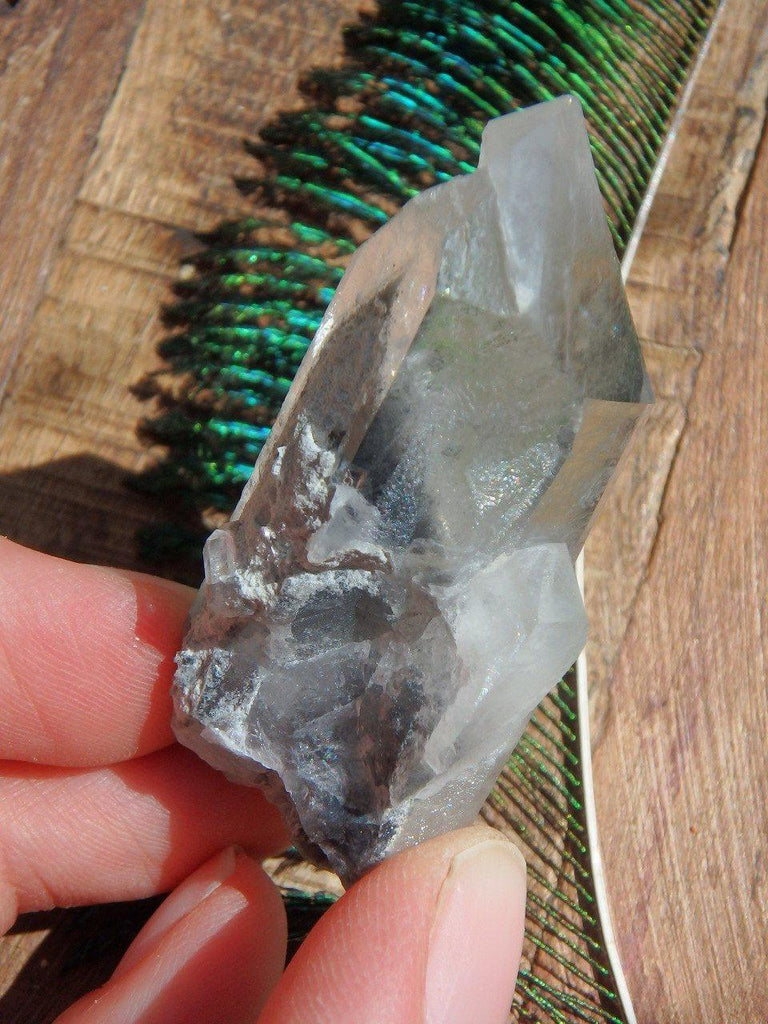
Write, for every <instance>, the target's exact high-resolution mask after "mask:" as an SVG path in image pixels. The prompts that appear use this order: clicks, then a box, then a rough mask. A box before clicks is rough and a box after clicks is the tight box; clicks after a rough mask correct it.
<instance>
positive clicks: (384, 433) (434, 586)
mask: <svg viewBox="0 0 768 1024" xmlns="http://www.w3.org/2000/svg"><path fill="white" fill-rule="evenodd" d="M649 400H650V390H649V388H648V384H647V380H646V377H645V372H644V368H643V364H642V359H641V356H640V350H639V346H638V342H637V337H636V335H635V331H634V329H633V326H632V321H631V318H630V315H629V311H628V308H627V303H626V298H625V295H624V289H623V286H622V281H621V276H620V272H619V265H618V261H617V259H616V256H615V254H614V250H613V245H612V242H611V238H610V234H609V231H608V227H607V223H606V219H605V214H604V211H603V206H602V202H601V199H600V195H599V192H598V188H597V183H596V180H595V174H594V168H593V165H592V160H591V156H590V151H589V145H588V142H587V136H586V133H585V129H584V124H583V119H582V115H581V110H580V108H579V105H578V102H577V101H576V100H574V99H572V98H570V97H564V98H562V99H559V100H556V101H553V102H551V103H548V104H542V105H540V106H537V107H532V108H530V109H528V110H524V111H521V112H519V113H515V114H511V115H509V116H508V117H503V118H499V119H497V120H495V121H492V122H491V123H490V124H489V125H488V127H487V128H486V130H485V133H484V135H483V145H482V152H481V157H480V166H479V169H478V170H477V171H476V172H475V173H474V174H472V175H468V176H466V177H464V178H457V179H454V180H453V181H451V182H449V183H447V184H444V185H440V186H438V187H436V188H434V189H431V190H429V191H427V192H425V193H423V194H422V195H420V196H418V197H417V198H416V199H414V200H412V201H411V202H410V203H408V205H407V206H406V207H405V208H404V209H403V210H402V211H401V212H400V213H399V214H398V215H397V216H396V217H394V218H393V219H392V221H391V222H390V223H389V224H387V225H386V226H385V227H384V228H382V229H381V230H380V231H378V232H377V233H376V234H375V235H374V236H373V237H372V238H371V239H370V240H369V241H368V242H367V243H366V244H365V245H363V246H361V248H360V249H359V250H358V252H357V253H356V255H355V257H354V258H353V260H352V261H351V263H350V266H349V269H348V271H347V273H346V274H345V276H344V279H343V280H342V282H341V284H340V286H339V288H338V290H337V293H336V295H335V297H334V299H333V302H332V303H331V305H330V307H329V308H328V311H327V313H326V316H325V318H324V320H323V323H322V325H321V327H320V329H319V331H318V333H317V336H316V338H315V340H314V342H313V344H312V346H311V348H310V350H309V352H308V353H307V356H306V359H305V361H304V363H303V365H302V367H301V369H300V371H299V374H298V376H297V378H296V381H295V382H294V385H293V387H292V388H291V391H290V393H289V395H288V398H287V399H286V402H285V405H284V407H283V409H282V411H281V413H280V416H279V418H278V420H277V423H276V424H275V427H274V429H273V431H272V434H271V436H270V439H269V442H268V443H267V445H266V446H265V448H264V450H263V452H262V454H261V456H260V458H259V460H258V462H257V464H256V467H255V469H254V472H253V475H252V477H251V480H250V481H249V483H248V484H247V486H246V488H245V490H244V492H243V496H242V498H241V500H240V502H239V504H238V506H237V509H236V510H235V513H234V515H233V518H232V520H231V521H230V522H229V523H228V524H227V525H226V526H225V527H224V528H223V529H220V530H216V531H215V532H214V533H213V534H212V535H211V537H210V538H209V540H208V542H207V544H206V548H205V582H204V584H203V586H202V588H201V590H200V594H199V596H198V598H197V601H196V603H195V606H194V608H193V612H192V616H191V624H190V629H189V633H188V635H187V637H186V639H185V641H184V646H183V649H182V651H181V653H180V654H179V656H178V659H177V662H178V671H177V674H176V680H175V684H174V698H175V722H174V724H175V729H176V733H177V736H178V737H179V739H180V740H181V741H182V742H183V743H186V744H188V745H189V746H190V747H192V748H193V749H194V750H196V751H197V752H198V753H199V754H200V755H201V756H202V757H204V758H205V759H206V760H208V761H209V762H210V763H211V764H214V765H216V766H217V767H219V768H221V769H223V770H224V771H225V772H227V774H228V775H229V776H230V777H231V778H233V779H235V780H237V781H241V782H248V783H255V784H259V785H262V786H264V787H265V789H266V790H267V792H268V793H269V795H270V796H271V797H272V798H273V799H275V800H276V801H277V802H278V803H279V804H280V806H281V807H282V808H283V811H284V813H285V814H286V817H287V818H288V820H289V821H290V823H291V826H292V828H293V830H294V835H295V838H296V840H297V842H298V843H299V844H300V845H301V846H302V847H303V848H304V849H305V850H306V851H307V852H308V853H309V854H310V856H312V857H314V858H315V859H317V860H319V861H325V862H327V863H328V864H330V865H331V866H332V867H333V868H335V869H336V870H337V871H338V872H339V873H340V874H341V876H342V877H343V878H344V879H346V880H350V879H353V878H355V877H357V876H358V875H360V874H361V873H362V872H363V871H365V870H366V869H367V868H368V867H370V866H371V865H373V864H375V863H376V862H377V861H379V860H381V859H382V858H383V857H385V856H387V855H388V854H390V853H393V852H395V851H397V850H400V849H403V848H404V847H407V846H408V845H410V844H412V843H415V842H417V841H419V840H421V839H424V838H426V837H429V836H431V835H435V834H437V833H439V832H442V831H445V830H447V829H450V828H454V827H457V826H460V825H463V824H466V823H468V822H470V821H471V820H472V819H473V818H474V816H475V815H476V814H477V811H478V809H479V808H480V806H481V804H482V802H483V800H484V799H485V797H486V796H487V794H488V792H489V790H490V788H491V786H492V784H493V782H494V780H495V778H496V776H497V774H498V772H499V770H500V768H501V766H502V765H503V763H504V761H505V760H506V759H507V758H508V756H509V754H510V752H511V750H512V748H513V747H514V745H515V744H516V742H517V741H518V739H519V737H520V735H521V733H522V731H523V729H524V728H525V725H526V722H527V720H528V718H529V716H530V714H531V712H532V711H533V709H534V708H535V707H536V705H537V704H538V703H539V701H540V700H541V699H542V698H543V697H544V695H545V694H546V693H547V692H548V691H549V690H550V689H551V688H552V687H553V686H554V685H555V683H556V682H557V680H558V679H559V678H560V676H561V675H562V673H563V672H564V671H565V670H566V669H567V668H568V667H569V666H570V665H571V664H572V662H573V661H574V660H575V658H576V657H577V656H578V654H579V652H580V650H581V648H582V646H583V644H584V640H585V635H586V621H585V615H584V608H583V604H582V600H581V596H580V593H579V589H578V586H577V583H576V578H575V573H574V567H573V559H574V558H575V556H576V554H577V553H578V551H579V549H580V547H581V545H582V543H583V540H584V537H585V535H586V531H587V529H588V526H589V522H590V519H591V518H592V515H593V513H594V511H595V507H596V505H597V503H598V501H599V499H600V497H601V495H602V493H603V490H604V488H605V485H606V483H607V481H608V479H609V477H610V475H611V472H612V470H613V468H614V466H615V464H616V462H617V460H618V458H619V456H620V454H621V452H622V450H623V448H624V446H625V444H626V441H627V439H628V437H629V434H630V432H631V429H632V427H633V425H634V423H635V421H636V419H637V418H638V416H639V414H640V412H641V410H642V408H643V405H644V404H645V403H646V402H648V401H649Z"/></svg>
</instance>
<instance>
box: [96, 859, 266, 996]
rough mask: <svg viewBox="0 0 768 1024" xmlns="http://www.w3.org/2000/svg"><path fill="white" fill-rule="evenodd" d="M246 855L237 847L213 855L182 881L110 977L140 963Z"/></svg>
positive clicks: (159, 908)
mask: <svg viewBox="0 0 768 1024" xmlns="http://www.w3.org/2000/svg"><path fill="white" fill-rule="evenodd" d="M245 856H246V854H245V853H244V852H243V851H242V850H241V849H240V848H239V847H234V846H230V847H228V848H227V849H226V850H222V851H221V853H218V854H216V856H215V857H211V859H210V860H208V861H206V862H205V864H203V865H202V866H201V867H199V868H198V869H197V871H195V872H194V873H193V874H191V875H190V876H189V878H187V879H186V881H184V882H182V883H181V885H180V886H179V887H178V888H177V889H175V890H174V891H173V892H172V893H171V895H170V896H168V897H167V898H166V900H165V902H164V903H162V904H161V905H160V907H158V909H157V910H156V911H155V913H154V914H153V915H152V917H151V918H150V919H149V921H148V922H147V923H146V924H145V925H144V927H143V928H142V929H141V931H140V932H139V934H138V935H137V936H136V938H135V939H134V940H133V942H132V943H131V945H130V946H129V947H128V949H127V950H126V953H125V956H124V957H123V959H122V960H121V961H120V963H119V965H118V967H117V970H116V971H115V973H114V974H113V978H119V977H120V975H121V974H125V972H126V971H129V970H130V969H131V968H132V967H133V966H134V964H136V963H138V962H139V960H143V959H144V957H145V956H147V954H148V953H149V952H151V950H152V949H153V948H154V947H155V946H156V945H157V944H158V942H160V940H161V939H162V938H163V936H165V935H167V934H168V932H169V931H170V930H171V928H173V926H174V925H175V924H177V923H178V922H179V921H180V920H181V919H182V918H183V917H186V916H187V914H188V913H189V912H190V911H191V910H194V909H195V907H199V906H200V904H201V903H202V902H203V900H205V899H207V898H208V897H209V896H210V895H211V893H213V892H215V891H216V889H218V888H219V886H221V885H222V884H223V883H224V882H226V881H227V879H228V878H230V877H231V876H232V874H233V873H234V871H235V869H236V867H237V863H238V859H239V858H240V857H245Z"/></svg>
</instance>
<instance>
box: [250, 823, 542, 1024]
mask: <svg viewBox="0 0 768 1024" xmlns="http://www.w3.org/2000/svg"><path fill="white" fill-rule="evenodd" d="M524 919H525V862H524V860H523V857H522V855H521V854H520V852H519V851H518V850H517V848H516V847H514V846H513V845H512V844H511V843H510V842H508V841H507V840H506V839H504V837H503V836H501V835H500V833H498V832H496V831H494V830H493V829H490V828H487V827H486V826H476V827H473V828H467V829H462V830H461V831H458V832H453V833H450V834H449V835H446V836H441V837H439V838H437V839H432V840H430V841H429V842H426V843H423V844H422V845H421V846H418V847H416V848H414V849H412V850H408V851H406V852H405V853H403V854H399V855H398V856H396V857H393V858H392V859H391V860H389V861H385V862H384V863H383V864H381V865H380V866H379V867H378V868H376V869H375V870H373V871H372V872H371V873H370V874H369V875H366V876H365V877H364V878H363V879H361V880H360V881H359V882H357V883H356V884H355V885H354V886H352V888H351V889H350V890H349V892H348V893H346V894H345V895H344V896H343V897H342V898H341V900H339V902H338V903H337V904H335V905H334V906H333V907H332V908H331V909H330V910H329V911H328V912H327V913H326V914H325V915H324V917H323V918H322V919H321V920H320V922H319V923H318V924H317V925H316V926H315V928H314V929H313V930H312V932H311V933H310V935H309V936H308V937H307V939H306V940H305V942H304V944H303V945H302V947H301V948H300V950H299V952H298V953H297V954H296V956H295V957H294V959H293V960H292V962H291V964H290V965H289V967H288V970H287V971H286V973H285V974H284V975H283V977H282V979H281V980H280V982H279V983H278V985H277V987H276V988H275V989H274V990H273V992H272V995H271V997H270V999H269V1000H268V1002H267V1005H266V1007H265V1009H264V1011H263V1012H262V1015H261V1016H260V1017H259V1024H305V1022H306V1021H309V1020H311V1021H312V1022H313V1024H359V1022H360V1021H363V1020H367V1021H376V1024H470V1022H472V1024H502V1022H504V1021H506V1020H507V1015H508V1013H509V1008H510V1005H511V1002H512V995H513V991H514V986H515V977H516V975H517V969H518V966H519V962H520V952H521V948H522V941H523V923H524Z"/></svg>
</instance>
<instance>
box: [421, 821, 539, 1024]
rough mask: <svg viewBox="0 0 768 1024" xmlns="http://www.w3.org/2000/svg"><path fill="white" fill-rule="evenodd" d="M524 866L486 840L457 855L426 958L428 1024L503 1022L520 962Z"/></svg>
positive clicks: (505, 847)
mask: <svg viewBox="0 0 768 1024" xmlns="http://www.w3.org/2000/svg"><path fill="white" fill-rule="evenodd" d="M525 888H526V881H525V860H524V859H523V855H522V854H521V853H520V851H519V850H518V849H517V847H516V846H514V845H513V844H512V843H510V842H507V841H506V840H504V839H495V838H490V839H485V840H482V841H481V842H479V843H477V844H475V845H474V846H470V847H468V848H467V849H465V850H462V851H461V853H459V854H457V855H456V856H455V857H454V858H453V860H452V861H451V865H450V868H449V870H448V874H447V875H446V877H445V881H444V882H443V884H442V887H441V889H440V894H439V896H438V901H437V911H436V915H435V920H434V924H433V926H432V931H431V934H430V941H429V951H428V954H427V975H426V997H425V1021H426V1024H470V1022H471V1024H503V1022H504V1021H506V1020H507V1016H508V1014H509V1008H510V1006H511V1003H512V995H513V993H514V989H515V979H516V977H517V969H518V965H519V962H520V950H521V948H522V941H523V925H524V921H525Z"/></svg>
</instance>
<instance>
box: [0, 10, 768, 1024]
mask: <svg viewBox="0 0 768 1024" xmlns="http://www.w3.org/2000/svg"><path fill="white" fill-rule="evenodd" d="M356 7H357V3H356V2H354V0H343V2H338V0H314V2H311V0H303V2H298V0H296V2H292V3H291V4H290V5H281V4H275V3H274V2H272V0H243V2H237V0H218V2H216V3H213V2H212V0H200V2H199V3H196V4H188V3H185V2H184V0H142V2H139V0H136V2H135V3H134V2H132V0H121V2H119V3H118V2H117V0H104V2H100V3H98V4H86V3H77V2H75V0H61V2H60V3H58V4H56V5H50V4H44V3H43V0H23V2H22V3H20V4H19V5H18V6H17V7H15V8H14V9H13V10H4V11H3V13H2V15H0V125H2V127H0V132H3V133H4V134H3V135H2V136H0V154H1V155H0V244H1V245H2V251H3V252H4V254H5V259H4V260H3V261H2V265H0V301H1V302H2V308H3V309H4V311H5V312H6V314H7V315H6V322H5V325H4V327H3V331H4V333H3V334H2V335H0V381H2V382H3V385H4V388H5V390H4V393H3V394H2V397H1V398H0V530H2V531H3V532H4V533H7V534H9V535H10V536H13V537H14V538H16V539H18V540H21V541H23V542H24V543H27V544H31V545H33V546H35V547H38V548H41V549H44V550H49V551H53V552H56V553H59V554H63V555H67V556H69V557H76V558H82V559H88V560H93V561H100V562H105V563H111V564H119V565H127V566H134V565H135V564H136V557H137V556H136V552H135V548H134V536H135V530H136V527H137V526H138V525H139V524H141V523H145V522H147V521H148V520H149V519H151V518H152V517H153V516H154V515H155V514H157V513H158V510H156V509H153V508H152V506H151V505H150V504H149V503H148V502H147V500H146V499H145V498H143V497H139V496H138V495H135V494H132V493H131V492H130V491H127V490H126V489H125V487H124V486H123V476H124V474H125V472H126V470H135V469H139V468H141V466H142V465H144V464H145V461H146V459H147V458H149V457H152V453H151V452H150V453H147V452H146V451H145V450H144V449H143V448H142V446H141V444H140V443H139V441H138V440H137V438H136V435H135V427H136V423H137V421H138V419H139V418H140V416H141V415H142V414H143V413H144V412H145V411H146V410H144V408H143V407H142V405H141V403H140V402H139V401H138V400H137V399H136V398H134V397H133V396H132V395H131V393H130V390H129V388H130V385H132V384H134V383H135V382H136V381H137V380H139V379H140V378H141V377H142V376H143V375H144V373H145V372H146V371H147V370H150V369H152V368H154V367H155V366H157V359H156V355H155V346H156V343H157V341H158V340H159V338H160V336H161V334H162V326H161V323H160V316H159V314H160V309H161V306H162V303H163V302H164V301H167V299H168V298H169V287H170V284H171V282H172V281H173V279H174V278H175V275H176V272H177V266H178V261H179V259H180V258H182V257H183V256H184V255H186V254H187V253H188V252H189V251H190V249H191V248H193V247H194V245H195V243H194V241H193V238H192V234H191V233H192V231H197V230H205V229H207V228H209V227H211V226H212V225H213V224H215V223H216V222H217V221H218V220H219V219H220V218H222V217H224V216H230V215H234V214H237V213H238V212H241V211H242V210H243V209H247V203H246V202H245V201H244V200H242V199H241V198H240V196H239V195H238V193H237V191H236V190H235V189H234V188H233V186H232V177H233V176H235V175H238V174H241V173H244V172H246V173H247V171H248V170H249V167H250V163H249V159H248V158H247V157H246V156H245V155H244V153H243V150H242V147H241V141H240V140H241V135H243V134H252V133H253V132H254V131H255V130H256V129H257V128H258V126H259V124H261V123H262V122H263V120H264V119H265V118H268V117H269V116H270V115H271V114H272V113H273V112H274V111H275V110H276V109H277V108H284V107H285V106H286V105H287V104H291V103H295V102H298V93H297V90H296V80H297V76H298V74H299V72H300V71H301V70H303V69H305V68H306V67H308V66H309V65H310V63H312V62H322V63H328V62H329V61H330V60H332V59H334V57H336V56H338V54H339V52H340V27H341V25H342V24H343V23H344V21H346V20H347V19H348V18H349V17H350V16H351V15H352V14H353V13H354V10H355V8H356ZM766 24H768V0H765V2H758V0H727V3H726V5H725V8H724V10H723V13H722V15H721V17H720V21H719V24H718V28H717V31H716V33H715V35H714V38H713V40H712V44H711V46H710V49H709V53H708V55H707V59H706V61H705V62H704V64H703V66H702V70H701V73H700V76H699V79H698V81H697V83H696V86H695V89H694V90H693V94H692V97H691V102H690V105H689V107H688V110H687V113H686V115H685V117H684V118H683V120H682V122H681V125H680V129H679V133H678V136H677V139H676V141H675V145H674V147H673V149H672V152H671V156H670V160H669V163H668V165H667V167H666V171H665V173H664V175H663V178H662V182H661V186H660V190H659V193H658V195H657V197H656V200H655V203H654V206H653V208H652V211H651V215H650V218H649V221H648V225H647V228H646V231H645V233H644V236H643V239H642V240H641V244H640V246H639V249H638V252H637V255H636V259H635V262H634V266H633V270H632V276H631V278H630V282H629V293H630V299H631V304H632V308H633V312H634V315H635V318H636V321H637V324H638V328H639V331H640V333H641V335H642V337H643V342H644V348H645V353H646V357H647V359H648V363H649V367H650V370H651V374H652V377H653V379H654V383H655V385H656V388H657V393H658V395H659V402H658V403H657V407H656V408H655V410H654V412H653V415H652V417H651V419H650V420H649V422H648V425H647V427H646V429H645V431H644V433H643V434H642V436H641V437H640V438H638V442H637V443H636V445H635V446H634V448H633V450H632V452H631V454H630V457H629V458H628V459H627V461H626V462H625V464H624V467H623V471H622V477H621V479H620V480H619V482H618V484H617V487H616V489H615V490H614V492H613V495H612V497H611V498H610V500H609V501H608V503H607V504H606V506H605V508H604V511H603V514H602V518H601V521H600V524H599V526H598V528H597V530H596V532H595V534H594V536H593V538H592V539H591V541H590V544H589V548H588V553H587V587H588V603H589V606H590V615H591V620H592V627H593V628H592V638H591V641H590V652H589V654H590V672H591V677H592V680H593V683H594V691H595V711H596V751H595V756H596V782H597V795H598V803H599V808H598V810H599V820H600V823H601V828H602V836H603V847H604V855H605V859H606V864H607V872H608V882H609V888H610V894H611V902H612V907H613V914H614V923H615V925H616V930H617V933H618V936H619V941H620V945H621V949H622V952H623V955H624V960H625V963H626V967H627V973H628V975H629V981H630V987H631V989H632V992H633V994H634V996H635V999H636V1002H637V1008H638V1016H639V1019H640V1021H641V1022H656V1021H658V1022H677V1021H680V1022H683V1021H685V1022H690V1021H693V1020H696V1021H698V1022H702V1024H707V1022H713V1024H714V1022H720V1021H723V1020H738V1021H739V1022H740V1024H752V1022H755V1024H756V1022H757V1021H764V1020H765V1019H766V1018H767V1017H768V991H767V990H766V981H765V970H764V967H765V963H766V959H767V957H766V954H767V953H768V949H767V948H766V934H767V928H766V923H765V907H766V904H767V903H768V900H767V899H766V897H767V895H768V894H767V893H766V862H765V855H764V853H763V851H762V847H761V838H762V836H764V835H765V833H766V825H767V824H768V822H767V821H766V808H765V804H766V799H765V781H764V780H765V779H766V777H768V776H767V773H766V769H768V764H767V763H766V751H765V735H766V718H767V717H768V716H767V715H766V707H765V697H764V690H765V684H764V671H763V666H764V663H765V633H764V628H763V626H762V622H761V618H760V616H761V615H762V613H763V610H764V609H765V593H766V587H765V584H766V578H765V577H766V569H765V554H766V552H765V539H764V532H765V528H766V511H768V510H767V509H766V498H765V493H766V479H765V476H766V469H765V466H764V458H763V450H764V448H765V440H766V438H765V433H766V429H765V407H764V399H763V396H764V394H765V383H766V381H765V375H766V365H768V362H767V361H768V355H767V354H766V351H765V327H764V324H765V323H766V322H768V321H767V320H766V313H767V312H768V310H766V308H765V305H766V301H768V300H767V299H766V295H767V294H768V265H766V256H765V253H766V252H767V251H768V246H767V245H766V243H767V242H768V238H766V233H767V232H768V153H766V152H765V151H763V152H761V153H760V154H759V155H758V156H757V157H756V155H755V151H756V148H757V144H758V141H759V138H760V136H761V133H762V131H763V123H764V117H765V97H766V93H768V81H766V75H767V73H768V59H766V51H767V46H766V39H765V28H766ZM761 403H763V404H761ZM609 683H610V685H609ZM150 910H151V904H150V905H132V906H130V907H126V908H119V909H114V908H112V909H110V908H94V909H90V910H79V911H69V912H63V913H59V914H54V915H47V916H44V917H42V918H41V917H40V916H34V917H31V918H28V919H26V920H24V921H22V922H21V923H20V925H19V927H18V928H17V929H16V931H15V933H14V934H12V935H11V936H9V937H7V938H6V939H5V940H3V941H2V943H0V1021H2V1022H3V1024H5V1022H8V1024H20V1022H22V1021H23V1022H25V1024H41V1022H44V1021H50V1020H51V1019H52V1018H53V1016H54V1015H55V1013H56V1012H57V1011H59V1010H61V1009H62V1008H63V1006H64V1005H66V1004H67V1003H68V1002H69V1001H71V1000H72V999H73V998H75V996H76V995H77V994H78V993H79V992H81V991H83V990H84V989H86V988H89V987H92V986H93V985H95V984H98V983H99V982H100V981H101V980H103V979H104V977H105V976H106V975H107V973H108V972H109V969H110V967H111V965H112V964H113V963H114V961H115V959H116V957H117V956H119V953H120V950H121V949H122V948H123V946H124V945H125V943H126V942H127V941H128V939H129V937H130V935H132V934H133V932H134V931H135V929H136V928H137V927H138V925H139V924H140V922H141V920H143V918H144V917H145V916H146V914H147V913H149V912H150Z"/></svg>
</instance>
